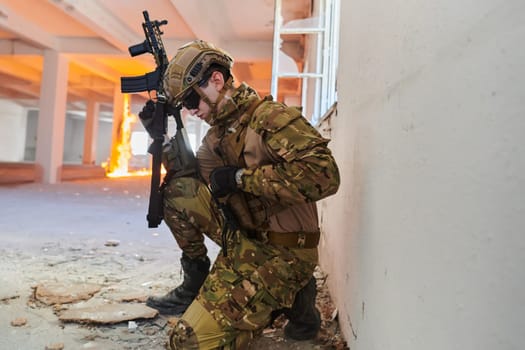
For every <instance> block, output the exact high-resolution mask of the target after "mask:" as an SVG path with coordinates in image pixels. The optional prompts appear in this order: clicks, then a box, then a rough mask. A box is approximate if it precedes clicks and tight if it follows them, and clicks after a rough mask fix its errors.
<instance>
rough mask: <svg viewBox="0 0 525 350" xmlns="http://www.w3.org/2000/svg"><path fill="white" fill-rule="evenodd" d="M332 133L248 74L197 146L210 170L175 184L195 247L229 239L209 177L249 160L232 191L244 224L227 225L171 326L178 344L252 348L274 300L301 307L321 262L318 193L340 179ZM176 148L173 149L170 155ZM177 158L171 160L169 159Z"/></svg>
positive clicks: (178, 234) (173, 196)
mask: <svg viewBox="0 0 525 350" xmlns="http://www.w3.org/2000/svg"><path fill="white" fill-rule="evenodd" d="M328 141H329V140H327V139H324V138H322V137H321V136H320V135H319V133H318V132H317V131H316V130H315V129H314V128H313V127H312V126H311V125H310V124H309V123H308V122H307V121H306V119H304V118H303V117H302V116H301V114H300V113H299V111H298V110H297V109H295V108H290V107H287V106H285V105H283V104H281V103H277V102H272V101H270V100H262V101H261V100H260V98H259V97H258V96H257V94H256V92H255V91H254V90H252V89H251V88H250V87H248V86H247V85H245V84H242V85H241V86H240V87H239V88H237V89H235V92H234V93H233V95H232V96H231V98H229V99H228V100H227V102H226V103H225V105H224V106H223V107H222V108H221V110H220V111H219V113H218V115H217V117H216V118H215V120H214V123H213V125H212V127H211V128H210V130H209V131H208V133H207V134H206V136H205V137H204V140H203V143H202V145H201V147H200V148H199V150H198V152H197V158H198V161H199V168H200V173H201V176H202V180H199V179H194V178H177V179H173V180H171V181H170V183H169V184H168V186H167V188H166V189H165V191H166V192H165V196H164V198H165V214H164V219H165V221H166V223H167V224H168V226H169V227H170V229H171V230H172V232H173V235H174V237H175V239H176V240H177V242H178V244H179V246H180V247H181V249H182V250H183V251H184V253H185V254H187V255H188V256H190V257H192V258H195V257H199V256H202V255H205V254H206V247H205V246H204V236H203V234H206V235H208V236H209V237H210V238H211V239H212V240H213V241H215V242H216V243H217V244H219V245H221V244H223V241H222V238H223V237H222V235H221V234H222V231H223V227H224V224H225V223H224V222H223V218H222V216H221V215H220V212H219V210H218V207H217V203H216V202H214V201H213V200H212V198H211V195H210V192H209V190H208V187H207V185H206V183H208V182H209V175H210V172H211V171H212V170H213V169H215V168H217V167H221V166H225V165H232V166H237V167H240V168H243V169H245V170H244V173H243V176H242V185H241V188H240V189H241V191H239V192H236V193H233V194H231V195H229V196H228V197H226V199H225V202H226V203H227V204H228V205H229V206H230V207H231V209H232V211H233V212H234V214H235V216H236V218H237V220H238V222H239V226H240V227H239V229H238V230H235V231H232V230H228V231H227V232H226V234H227V237H226V246H224V245H223V249H224V248H226V251H227V254H226V255H225V254H223V252H224V251H223V252H221V253H220V254H219V255H218V257H217V260H216V261H215V263H214V266H213V268H212V270H211V272H210V274H209V276H208V278H207V279H206V280H205V282H204V285H203V287H202V288H201V290H200V293H199V295H198V296H197V298H196V299H195V300H194V302H193V303H192V304H191V305H190V307H189V308H188V310H187V311H186V312H185V313H184V315H183V316H182V318H181V319H180V320H179V321H178V323H177V325H176V327H175V328H174V329H173V330H172V332H171V334H170V346H171V348H173V349H215V348H221V347H222V348H224V349H245V348H246V347H247V346H248V344H249V341H250V339H251V338H252V337H253V335H254V334H257V333H258V332H260V331H262V329H263V328H264V327H265V326H267V325H268V324H269V322H270V319H271V312H272V311H273V310H277V309H281V308H284V307H291V305H292V303H293V301H294V296H295V294H296V293H297V292H298V291H299V290H300V289H301V288H302V287H303V286H305V285H306V284H307V283H308V281H309V280H310V279H311V277H312V273H313V270H314V267H315V266H316V264H317V248H316V247H317V243H318V240H319V228H318V218H317V209H316V206H315V201H317V200H319V199H321V198H324V197H326V196H328V195H331V194H333V193H335V192H336V191H337V188H338V186H339V173H338V170H337V166H336V164H335V161H334V159H333V157H332V155H331V153H330V151H329V149H328V148H327V147H326V146H327V143H328ZM170 157H171V155H170V154H169V150H168V152H167V153H166V154H165V161H167V162H168V163H169V159H170ZM166 165H167V166H168V167H169V164H166Z"/></svg>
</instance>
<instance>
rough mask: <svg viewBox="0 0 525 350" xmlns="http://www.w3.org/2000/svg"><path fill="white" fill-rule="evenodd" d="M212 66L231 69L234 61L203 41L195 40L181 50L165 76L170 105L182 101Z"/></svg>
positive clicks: (165, 90) (165, 89)
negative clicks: (216, 65)
mask: <svg viewBox="0 0 525 350" xmlns="http://www.w3.org/2000/svg"><path fill="white" fill-rule="evenodd" d="M212 64H218V65H221V66H223V67H225V68H227V69H231V68H232V66H233V59H232V58H231V56H230V55H229V54H228V53H226V52H225V51H223V50H221V49H219V48H217V47H215V46H214V45H213V44H211V43H208V42H206V41H203V40H195V41H192V42H189V43H187V44H185V45H184V46H182V47H181V48H179V49H178V50H177V53H176V54H175V57H173V58H172V59H171V61H170V63H169V64H168V67H167V69H166V72H165V74H164V80H163V87H164V92H165V93H166V97H167V99H168V103H172V104H175V103H177V102H178V101H180V100H181V97H182V96H183V95H184V94H185V93H186V92H187V91H188V89H190V88H192V87H193V86H194V85H195V84H197V83H199V82H200V81H201V80H202V79H203V78H204V73H205V72H206V70H207V69H208V68H209V67H210V66H211V65H212Z"/></svg>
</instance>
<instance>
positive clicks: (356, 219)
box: [320, 0, 525, 350]
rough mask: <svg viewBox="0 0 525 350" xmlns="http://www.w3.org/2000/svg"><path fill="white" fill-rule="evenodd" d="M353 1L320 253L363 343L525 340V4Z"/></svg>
mask: <svg viewBox="0 0 525 350" xmlns="http://www.w3.org/2000/svg"><path fill="white" fill-rule="evenodd" d="M341 6H342V8H341V10H342V12H341V21H342V22H341V46H340V48H341V53H340V58H339V62H340V67H339V76H338V83H339V104H338V115H337V116H336V117H334V118H332V120H331V124H332V138H333V141H332V143H331V147H332V149H333V150H334V153H335V156H336V158H337V160H338V162H339V165H340V170H341V174H342V181H343V184H342V187H341V189H340V191H339V192H338V194H337V195H335V196H334V197H332V198H329V199H327V200H325V201H323V202H322V203H320V208H321V219H322V227H323V232H324V236H323V239H322V242H321V259H322V267H323V268H324V269H325V270H326V271H327V272H328V276H329V277H328V283H329V286H330V287H331V290H332V293H333V296H334V298H335V300H336V302H337V305H338V307H339V317H340V321H341V324H342V327H343V329H344V333H345V336H346V338H347V340H348V341H349V345H350V347H351V349H352V350H388V349H392V350H399V349H403V350H421V349H425V350H443V349H447V350H451V349H458V350H459V349H461V350H466V349H472V350H475V349H476V350H478V349H498V350H501V349H505V350H506V349H509V350H510V349H516V350H517V349H523V346H524V344H525V332H523V329H522V328H523V325H525V311H524V310H525V309H524V308H525V270H524V266H525V235H524V232H525V200H524V194H525V156H524V148H525V141H523V140H524V135H525V103H524V102H523V101H525V88H524V84H525V45H524V43H525V2H523V1H522V0H506V1H503V0H501V1H496V0H476V1H474V0H464V1H452V0H445V1H443V0H427V1H405V0H403V1H402V0H394V1H373V0H372V1H370V0H353V1H341Z"/></svg>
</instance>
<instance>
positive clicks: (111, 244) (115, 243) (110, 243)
mask: <svg viewBox="0 0 525 350" xmlns="http://www.w3.org/2000/svg"><path fill="white" fill-rule="evenodd" d="M119 244H120V241H119V240H117V239H108V240H107V241H106V243H104V245H105V246H106V247H116V246H118V245H119Z"/></svg>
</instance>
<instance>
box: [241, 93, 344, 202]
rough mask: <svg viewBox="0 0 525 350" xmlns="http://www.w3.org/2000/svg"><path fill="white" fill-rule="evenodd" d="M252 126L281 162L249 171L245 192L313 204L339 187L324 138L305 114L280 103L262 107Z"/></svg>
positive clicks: (247, 171) (280, 200)
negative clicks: (303, 115)
mask: <svg viewBox="0 0 525 350" xmlns="http://www.w3.org/2000/svg"><path fill="white" fill-rule="evenodd" d="M256 112H257V113H256V114H255V115H254V118H252V121H251V123H250V127H252V128H254V129H255V131H256V132H257V133H258V134H260V135H261V136H262V137H263V140H264V142H265V143H266V146H267V148H268V150H269V151H270V153H271V154H273V155H274V156H275V158H276V159H278V161H277V162H275V163H272V164H268V165H263V166H260V167H257V168H253V169H247V170H245V171H244V174H243V176H242V188H241V189H242V190H243V191H245V192H249V193H252V194H254V195H257V196H262V197H265V198H268V199H271V200H275V201H278V202H279V203H281V204H285V205H293V204H297V203H304V202H313V201H317V200H319V199H322V198H325V197H327V196H330V195H332V194H334V193H335V192H336V191H337V189H338V188H339V182H340V179H339V170H338V168H337V165H336V162H335V160H334V158H333V156H332V153H331V152H330V149H328V147H327V144H328V142H329V140H328V139H325V138H323V137H321V135H320V134H319V133H318V132H317V130H315V129H314V128H313V127H312V126H311V125H310V123H308V121H307V120H306V119H305V118H304V117H302V115H301V113H300V112H299V111H298V110H297V109H295V108H291V107H286V106H284V105H282V104H279V103H276V102H269V103H266V104H265V105H264V106H263V107H262V108H258V110H257V111H256Z"/></svg>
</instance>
